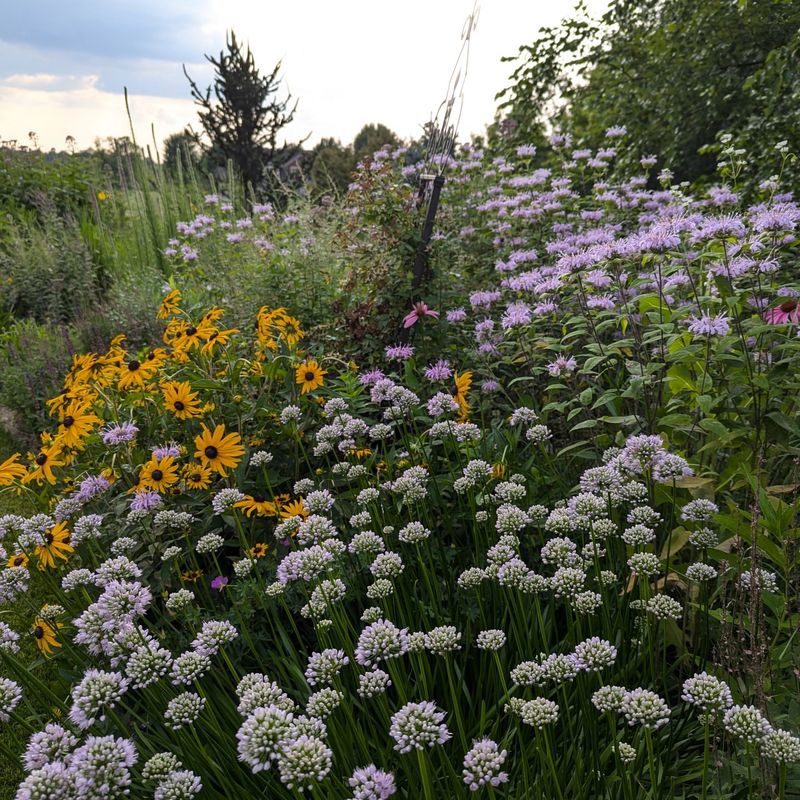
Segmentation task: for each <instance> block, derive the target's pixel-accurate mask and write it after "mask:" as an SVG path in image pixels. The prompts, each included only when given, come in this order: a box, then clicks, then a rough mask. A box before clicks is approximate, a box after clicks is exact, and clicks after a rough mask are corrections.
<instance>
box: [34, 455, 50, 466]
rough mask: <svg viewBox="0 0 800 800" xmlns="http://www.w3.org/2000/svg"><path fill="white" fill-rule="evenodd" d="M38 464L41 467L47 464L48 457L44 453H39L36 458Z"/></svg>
mask: <svg viewBox="0 0 800 800" xmlns="http://www.w3.org/2000/svg"><path fill="white" fill-rule="evenodd" d="M36 463H37V464H38V465H39V466H40V467H43V466H44V465H45V464H46V463H47V456H46V455H45V454H44V453H39V455H38V456H36Z"/></svg>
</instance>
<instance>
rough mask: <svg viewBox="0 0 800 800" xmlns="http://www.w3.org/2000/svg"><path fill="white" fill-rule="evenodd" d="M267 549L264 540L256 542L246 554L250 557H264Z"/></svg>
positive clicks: (267, 546)
mask: <svg viewBox="0 0 800 800" xmlns="http://www.w3.org/2000/svg"><path fill="white" fill-rule="evenodd" d="M268 550H269V545H268V544H267V543H266V542H256V543H255V544H254V545H253V546H252V547H251V548H250V549H249V550H248V551H247V555H248V556H250V558H264V556H265V555H266V554H267V551H268Z"/></svg>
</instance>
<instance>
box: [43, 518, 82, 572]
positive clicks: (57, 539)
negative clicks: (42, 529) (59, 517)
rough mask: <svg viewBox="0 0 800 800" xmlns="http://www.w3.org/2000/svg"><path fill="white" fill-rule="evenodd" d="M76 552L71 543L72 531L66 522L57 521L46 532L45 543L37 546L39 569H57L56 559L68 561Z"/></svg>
mask: <svg viewBox="0 0 800 800" xmlns="http://www.w3.org/2000/svg"><path fill="white" fill-rule="evenodd" d="M72 552H74V549H73V547H72V545H71V544H70V532H69V530H68V529H67V524H66V523H65V522H57V523H56V524H55V525H54V526H53V527H52V528H50V530H48V531H47V532H46V533H45V534H44V544H40V545H37V546H36V556H37V558H38V559H39V564H38V566H39V569H46V568H49V569H55V568H56V559H60V560H61V561H66V560H67V558H68V557H69V554H70V553H72Z"/></svg>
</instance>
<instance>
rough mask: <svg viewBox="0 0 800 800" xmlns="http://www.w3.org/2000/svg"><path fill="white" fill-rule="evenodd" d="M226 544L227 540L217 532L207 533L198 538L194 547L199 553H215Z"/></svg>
mask: <svg viewBox="0 0 800 800" xmlns="http://www.w3.org/2000/svg"><path fill="white" fill-rule="evenodd" d="M224 544H225V540H224V539H223V538H222V537H221V536H220V535H219V534H217V533H207V534H205V535H204V536H201V537H200V538H199V539H198V540H197V544H196V545H195V546H194V549H195V550H196V551H197V552H198V553H201V554H202V553H213V552H215V551H216V550H219V549H220V548H221V547H222V546H223V545H224Z"/></svg>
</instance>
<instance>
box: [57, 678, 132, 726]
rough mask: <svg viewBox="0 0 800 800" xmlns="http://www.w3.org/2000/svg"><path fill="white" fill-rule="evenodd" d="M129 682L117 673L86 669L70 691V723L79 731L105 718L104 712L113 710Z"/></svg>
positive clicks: (126, 689)
mask: <svg viewBox="0 0 800 800" xmlns="http://www.w3.org/2000/svg"><path fill="white" fill-rule="evenodd" d="M128 685H129V681H128V679H127V678H123V677H122V675H121V674H120V673H119V672H105V671H104V670H100V669H88V670H86V672H85V673H84V676H83V678H82V679H81V681H80V682H79V683H78V684H77V685H76V686H74V687H73V689H72V708H71V709H70V712H69V718H70V721H71V722H73V723H74V724H75V725H77V726H78V727H79V728H80V729H81V730H86V729H87V728H90V727H91V726H92V725H94V723H95V722H96V721H97V720H100V721H101V722H102V721H103V720H104V719H105V718H106V716H105V712H106V711H107V710H109V709H111V708H113V707H114V706H115V705H116V704H117V702H118V701H119V699H120V698H121V697H122V695H123V694H125V692H127V691H128Z"/></svg>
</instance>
